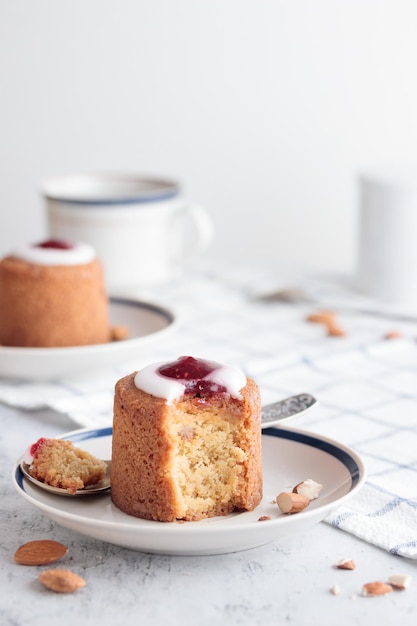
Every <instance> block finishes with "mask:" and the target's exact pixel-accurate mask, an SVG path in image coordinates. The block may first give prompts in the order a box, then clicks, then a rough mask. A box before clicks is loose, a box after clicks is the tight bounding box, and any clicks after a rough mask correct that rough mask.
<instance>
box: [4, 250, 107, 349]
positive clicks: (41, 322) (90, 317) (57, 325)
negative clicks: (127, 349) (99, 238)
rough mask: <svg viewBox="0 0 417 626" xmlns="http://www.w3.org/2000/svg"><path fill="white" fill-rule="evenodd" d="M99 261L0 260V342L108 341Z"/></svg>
mask: <svg viewBox="0 0 417 626" xmlns="http://www.w3.org/2000/svg"><path fill="white" fill-rule="evenodd" d="M108 308H109V307H108V298H107V295H106V293H105V287H104V278H103V273H102V266H101V263H100V261H99V260H98V259H94V260H93V261H91V262H90V263H86V264H85V265H68V266H64V265H62V266H48V265H38V264H34V263H28V262H27V261H23V260H21V259H18V258H15V257H12V256H10V257H6V258H4V259H3V260H2V261H1V262H0V344H1V345H4V346H15V347H29V348H39V347H45V348H49V347H69V346H82V345H92V344H99V343H106V342H108V341H110V340H111V329H110V321H109V311H108Z"/></svg>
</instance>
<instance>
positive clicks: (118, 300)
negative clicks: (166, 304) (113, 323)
mask: <svg viewBox="0 0 417 626" xmlns="http://www.w3.org/2000/svg"><path fill="white" fill-rule="evenodd" d="M110 302H112V303H114V304H122V305H127V306H130V307H132V306H134V307H136V308H138V309H146V310H147V311H152V312H153V313H157V314H158V315H161V316H162V317H164V318H165V319H166V320H167V321H168V322H170V323H173V322H174V321H175V317H174V315H173V314H172V313H171V312H170V311H168V309H164V308H163V307H160V306H158V305H157V304H152V303H150V302H142V301H141V300H129V299H128V298H113V297H112V298H110Z"/></svg>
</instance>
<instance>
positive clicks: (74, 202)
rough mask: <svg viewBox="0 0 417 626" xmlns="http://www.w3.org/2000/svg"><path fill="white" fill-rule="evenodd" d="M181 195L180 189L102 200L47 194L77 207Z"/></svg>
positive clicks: (159, 199)
mask: <svg viewBox="0 0 417 626" xmlns="http://www.w3.org/2000/svg"><path fill="white" fill-rule="evenodd" d="M178 195H179V190H178V189H173V190H172V191H165V192H160V193H158V194H149V195H141V196H129V197H126V198H108V199H106V198H103V199H102V200H91V199H89V198H84V199H83V198H80V199H79V200H78V199H77V200H76V199H71V198H60V197H59V196H58V195H57V196H55V195H54V196H52V195H45V197H46V198H47V199H48V200H55V201H57V202H62V203H63V204H71V205H74V206H75V207H77V206H81V205H83V206H84V205H86V204H88V205H89V206H100V207H107V206H108V207H112V206H114V205H116V204H118V205H120V204H123V205H129V204H148V203H149V202H161V201H163V200H170V199H171V198H175V197H177V196H178Z"/></svg>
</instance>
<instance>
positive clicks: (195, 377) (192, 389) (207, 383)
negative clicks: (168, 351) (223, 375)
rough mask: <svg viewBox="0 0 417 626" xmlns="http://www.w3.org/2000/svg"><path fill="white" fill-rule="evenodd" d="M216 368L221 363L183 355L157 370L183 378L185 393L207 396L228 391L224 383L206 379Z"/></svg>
mask: <svg viewBox="0 0 417 626" xmlns="http://www.w3.org/2000/svg"><path fill="white" fill-rule="evenodd" d="M216 369H219V365H218V364H217V363H213V362H212V361H206V360H204V359H195V358H194V357H192V356H182V357H180V358H179V359H177V360H176V361H173V362H172V363H167V364H166V365H163V366H162V367H160V368H159V369H158V370H157V371H158V373H159V374H161V375H162V376H166V377H167V378H175V379H176V380H181V381H182V382H183V383H184V386H185V389H184V394H188V395H196V396H205V397H207V396H214V395H216V394H219V393H226V391H227V389H226V387H225V386H224V385H219V384H217V383H215V382H214V381H212V380H204V379H205V377H206V376H208V375H209V374H211V373H212V372H214V371H215V370H216Z"/></svg>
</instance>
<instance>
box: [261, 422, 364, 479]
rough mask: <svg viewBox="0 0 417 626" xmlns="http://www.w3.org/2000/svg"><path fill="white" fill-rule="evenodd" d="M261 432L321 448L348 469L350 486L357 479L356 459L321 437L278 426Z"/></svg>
mask: <svg viewBox="0 0 417 626" xmlns="http://www.w3.org/2000/svg"><path fill="white" fill-rule="evenodd" d="M262 434H263V435H269V436H270V437H278V438H279V439H288V440H290V441H298V442H299V443H304V444H305V445H307V446H311V447H313V448H317V449H319V450H322V451H323V452H327V453H328V454H330V455H331V456H333V457H334V458H336V459H338V460H339V461H340V462H341V463H343V465H344V466H345V467H346V469H347V470H348V471H349V473H350V475H351V478H352V487H354V486H355V485H356V484H357V483H358V481H359V478H360V469H359V467H358V464H357V463H356V461H355V460H354V459H353V458H352V457H351V456H350V454H348V453H347V452H345V451H344V450H341V449H340V448H338V447H337V446H334V445H333V444H331V443H329V442H327V441H323V440H322V439H318V438H317V437H312V436H311V435H305V434H303V433H294V432H291V431H288V430H284V429H283V430H280V429H278V428H265V429H264V430H263V431H262Z"/></svg>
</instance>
